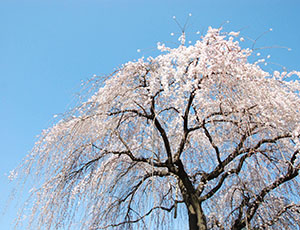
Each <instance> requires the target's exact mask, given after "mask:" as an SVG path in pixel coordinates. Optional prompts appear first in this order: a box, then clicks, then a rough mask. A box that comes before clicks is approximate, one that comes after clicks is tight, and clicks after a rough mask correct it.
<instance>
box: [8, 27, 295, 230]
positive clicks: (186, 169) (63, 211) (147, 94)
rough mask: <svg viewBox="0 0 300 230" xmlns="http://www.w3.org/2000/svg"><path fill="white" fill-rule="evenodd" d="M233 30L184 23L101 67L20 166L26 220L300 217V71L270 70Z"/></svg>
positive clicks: (198, 222)
mask: <svg viewBox="0 0 300 230" xmlns="http://www.w3.org/2000/svg"><path fill="white" fill-rule="evenodd" d="M235 36H239V35H238V33H235V32H231V33H222V32H221V29H213V28H209V29H208V32H207V34H206V35H205V36H204V37H202V38H201V39H200V40H198V41H197V42H196V43H195V44H194V45H189V46H186V45H185V35H184V33H183V34H182V35H181V37H180V38H179V40H180V43H181V44H180V45H179V46H178V47H176V48H169V47H166V46H165V45H164V44H158V49H159V50H160V51H161V52H162V54H161V55H159V56H157V57H156V58H152V57H149V58H147V59H144V58H142V59H139V60H138V61H136V62H128V63H126V64H125V65H123V66H122V67H121V68H120V69H118V70H117V71H115V72H114V73H112V74H111V75H110V76H108V77H105V78H100V77H98V78H95V79H93V80H92V81H91V83H90V86H91V89H92V91H91V92H89V93H88V94H87V95H90V96H89V97H88V99H87V100H85V101H84V102H81V103H80V104H79V105H78V106H76V107H75V108H74V110H72V111H71V112H69V113H68V114H66V115H65V116H64V117H63V118H62V119H61V120H60V121H59V122H58V123H57V124H55V125H54V126H53V127H51V128H49V129H47V130H45V131H43V133H42V134H41V136H40V139H39V140H38V141H37V143H36V144H35V147H34V148H33V150H32V152H31V153H30V154H29V156H28V157H27V158H26V159H25V160H24V162H23V164H22V165H21V166H20V167H19V168H18V169H16V170H15V171H14V172H13V174H14V173H15V174H18V175H21V178H23V179H24V178H25V179H26V178H27V177H28V175H29V176H30V175H32V176H34V178H35V179H34V180H35V182H36V185H35V187H34V188H33V189H32V190H31V196H30V198H29V201H28V203H29V204H31V205H29V210H28V212H29V219H28V224H29V226H30V227H31V228H32V227H33V226H35V229H77V228H78V229H93V230H94V229H114V228H115V229H148V228H149V225H148V224H149V223H150V222H151V223H152V226H155V229H169V228H170V229H171V226H173V225H172V223H174V224H175V225H176V221H177V220H178V219H180V220H182V218H185V217H186V218H188V222H189V229H191V230H196V229H197V230H199V229H201V230H202V229H245V228H246V229H296V228H297V227H298V228H299V227H300V224H299V223H300V219H299V217H300V214H299V211H300V207H299V198H300V197H299V177H298V173H299V169H300V163H299V155H298V153H299V130H300V128H299V121H300V111H299V105H300V98H299V89H300V87H299V86H300V85H299V83H298V81H296V80H293V79H296V76H299V73H298V72H295V71H293V72H290V73H287V72H282V73H279V72H278V71H275V72H274V73H268V72H266V71H264V70H262V68H261V67H260V62H264V60H258V61H257V62H255V63H250V62H249V61H248V59H249V57H250V56H251V55H252V53H253V51H252V50H251V49H243V48H241V47H240V45H239V42H238V41H237V40H236V38H235ZM292 76H294V77H292ZM12 176H16V175H12ZM297 202H298V203H297ZM25 213H26V211H25ZM179 214H180V218H179V217H178V218H177V220H176V217H177V216H179ZM22 215H23V214H21V216H22Z"/></svg>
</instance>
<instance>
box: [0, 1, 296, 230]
mask: <svg viewBox="0 0 300 230" xmlns="http://www.w3.org/2000/svg"><path fill="white" fill-rule="evenodd" d="M299 10H300V1H298V0H280V1H279V0H251V1H250V0H249V1H246V0H226V1H225V0H206V1H204V0H151V1H150V0H147V1H145V0H123V1H122V0H81V1H80V0H73V1H67V0H43V1H38V0H36V1H34V0H0V79H1V82H0V127H1V129H0V130H1V131H0V142H1V151H0V153H1V161H0V165H1V167H0V192H1V196H0V211H1V212H0V226H1V227H0V228H1V229H5V230H10V229H12V225H10V222H11V221H12V220H13V219H14V218H15V217H16V212H17V210H16V209H15V206H14V205H10V206H9V207H6V206H5V204H6V201H7V199H8V195H9V191H10V188H11V186H10V185H9V183H8V180H7V178H6V176H5V173H8V172H9V171H10V170H11V169H13V168H14V167H16V166H17V165H18V163H19V162H21V160H22V158H23V157H25V155H26V154H27V153H28V151H29V150H30V149H31V148H32V146H33V144H34V142H35V136H36V135H38V134H39V133H40V132H41V130H42V129H44V128H47V127H48V126H49V125H50V124H51V121H52V118H53V115H54V114H57V113H63V112H64V111H66V110H67V108H68V105H69V104H70V102H72V99H73V98H74V97H75V95H76V93H78V92H79V91H80V84H81V80H87V79H89V78H90V77H92V75H93V74H97V75H103V74H109V73H110V72H112V71H113V69H114V68H115V67H118V66H120V65H121V64H122V63H125V62H127V61H130V60H133V59H136V58H139V57H140V56H141V55H145V56H148V55H152V54H153V55H155V54H156V52H154V50H155V47H156V43H157V42H158V41H161V42H166V43H167V44H170V45H173V43H172V42H176V41H177V39H176V37H172V36H170V33H172V32H173V33H175V34H176V33H179V32H180V29H179V27H178V26H177V25H176V23H175V22H174V20H173V19H172V16H173V15H175V16H176V17H177V19H178V21H179V22H180V23H182V24H184V22H185V20H186V18H187V17H188V14H189V13H192V17H190V19H189V22H188V25H189V26H188V28H187V30H186V33H187V36H188V38H189V37H191V38H195V33H196V32H197V31H198V30H199V31H201V32H202V31H203V32H205V31H206V29H207V27H208V26H210V25H211V26H213V27H219V26H220V25H221V24H222V23H223V22H225V21H227V20H229V21H230V23H229V24H226V25H224V30H225V31H230V30H239V29H242V32H241V33H242V34H243V35H245V36H246V37H250V38H253V39H255V38H256V37H258V36H259V35H261V34H262V33H264V32H265V31H268V29H269V28H272V29H273V32H271V33H267V34H265V35H264V36H263V37H262V38H260V39H259V40H258V41H257V43H256V47H263V46H265V45H271V46H276V45H279V46H286V47H289V48H291V49H292V51H290V52H289V51H287V49H275V48H274V49H270V50H265V51H263V52H266V53H270V54H271V55H272V56H271V59H270V60H269V61H270V62H274V63H280V64H282V65H283V66H286V67H287V69H288V70H292V69H296V70H300V32H299V27H300V25H299V24H300V14H299ZM137 49H141V52H140V53H138V52H137ZM276 68H277V69H280V67H279V66H277V65H269V66H268V69H267V70H273V69H276Z"/></svg>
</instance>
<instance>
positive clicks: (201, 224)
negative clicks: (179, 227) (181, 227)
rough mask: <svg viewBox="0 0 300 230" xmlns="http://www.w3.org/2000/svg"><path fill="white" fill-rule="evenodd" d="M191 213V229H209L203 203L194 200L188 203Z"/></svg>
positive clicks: (189, 212) (189, 213)
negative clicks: (202, 206)
mask: <svg viewBox="0 0 300 230" xmlns="http://www.w3.org/2000/svg"><path fill="white" fill-rule="evenodd" d="M187 209H188V215H189V229H190V230H207V225H206V218H205V216H204V213H203V210H202V208H201V204H199V202H194V203H193V204H189V205H187Z"/></svg>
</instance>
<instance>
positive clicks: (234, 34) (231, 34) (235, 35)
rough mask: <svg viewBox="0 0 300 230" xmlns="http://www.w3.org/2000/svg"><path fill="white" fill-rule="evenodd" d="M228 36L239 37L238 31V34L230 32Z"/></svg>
mask: <svg viewBox="0 0 300 230" xmlns="http://www.w3.org/2000/svg"><path fill="white" fill-rule="evenodd" d="M229 35H230V36H234V37H237V36H239V35H240V32H239V31H238V32H234V31H231V32H230V33H229Z"/></svg>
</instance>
